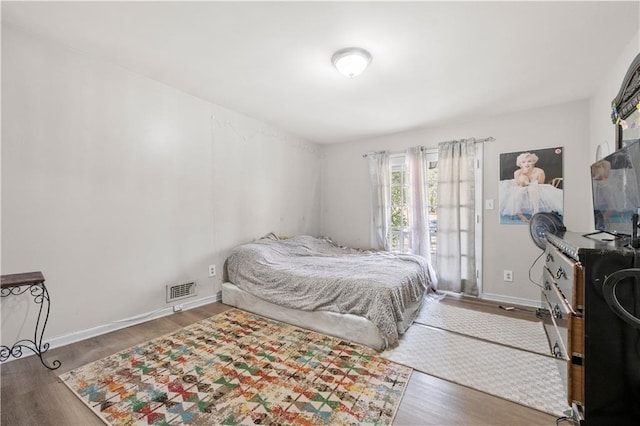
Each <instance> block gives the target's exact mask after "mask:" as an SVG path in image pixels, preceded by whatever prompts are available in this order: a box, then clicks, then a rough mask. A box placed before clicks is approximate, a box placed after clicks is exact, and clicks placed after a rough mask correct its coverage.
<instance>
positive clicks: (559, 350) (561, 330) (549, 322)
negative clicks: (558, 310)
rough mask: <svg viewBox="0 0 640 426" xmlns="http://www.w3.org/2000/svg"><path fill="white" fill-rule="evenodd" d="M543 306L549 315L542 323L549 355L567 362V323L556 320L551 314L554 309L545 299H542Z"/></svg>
mask: <svg viewBox="0 0 640 426" xmlns="http://www.w3.org/2000/svg"><path fill="white" fill-rule="evenodd" d="M543 304H544V305H545V306H544V307H545V308H546V309H547V311H548V312H549V315H548V316H546V317H545V319H544V321H543V325H544V328H545V331H546V332H547V337H548V338H549V353H550V354H551V355H552V356H554V357H556V358H562V359H564V360H567V361H568V360H569V351H568V350H567V349H568V346H567V343H568V342H569V340H568V334H567V327H566V324H567V322H566V321H564V320H562V319H558V318H556V316H555V315H554V313H553V309H554V307H553V305H552V304H551V303H550V301H549V299H547V298H546V297H543Z"/></svg>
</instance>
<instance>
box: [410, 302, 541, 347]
mask: <svg viewBox="0 0 640 426" xmlns="http://www.w3.org/2000/svg"><path fill="white" fill-rule="evenodd" d="M414 322H416V323H419V324H424V325H430V326H432V327H437V328H441V329H443V330H449V331H453V332H455V333H460V334H465V335H468V336H472V337H477V338H479V339H483V340H489V341H492V342H497V343H500V344H503V345H506V346H511V347H514V348H520V349H524V350H527V351H531V352H537V353H540V354H543V355H548V356H551V352H550V350H549V343H548V341H547V335H546V333H545V331H544V326H543V325H542V321H527V320H523V319H518V318H510V317H508V316H504V315H497V314H489V313H485V312H478V311H473V310H470V309H464V308H458V307H456V306H451V305H447V304H446V303H441V302H425V303H424V304H423V305H422V308H421V310H420V313H419V314H418V316H417V317H416V319H415V320H414Z"/></svg>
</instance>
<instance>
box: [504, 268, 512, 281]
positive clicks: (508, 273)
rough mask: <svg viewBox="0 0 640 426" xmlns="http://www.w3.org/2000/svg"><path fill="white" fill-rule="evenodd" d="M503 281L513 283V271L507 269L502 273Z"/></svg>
mask: <svg viewBox="0 0 640 426" xmlns="http://www.w3.org/2000/svg"><path fill="white" fill-rule="evenodd" d="M502 279H503V280H504V281H509V282H511V281H513V271H509V270H507V269H505V270H504V271H502Z"/></svg>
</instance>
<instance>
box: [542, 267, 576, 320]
mask: <svg viewBox="0 0 640 426" xmlns="http://www.w3.org/2000/svg"><path fill="white" fill-rule="evenodd" d="M542 277H543V278H542V281H543V290H542V292H543V294H544V295H545V296H546V297H547V300H548V301H549V305H550V309H549V312H551V315H552V316H553V317H554V318H555V319H567V318H568V317H569V315H570V314H575V311H574V309H573V307H572V306H571V304H570V302H569V300H570V299H568V298H567V297H566V286H565V288H564V291H563V289H561V288H560V286H559V285H558V283H557V282H556V281H555V279H554V277H553V276H551V271H549V269H548V268H547V267H546V266H545V267H544V269H543V272H542Z"/></svg>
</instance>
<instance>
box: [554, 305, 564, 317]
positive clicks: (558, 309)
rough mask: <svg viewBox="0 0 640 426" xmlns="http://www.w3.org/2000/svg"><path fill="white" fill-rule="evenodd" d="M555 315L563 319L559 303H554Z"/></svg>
mask: <svg viewBox="0 0 640 426" xmlns="http://www.w3.org/2000/svg"><path fill="white" fill-rule="evenodd" d="M552 314H553V317H554V318H556V319H562V311H561V310H560V307H559V306H558V305H554V306H553V312H552Z"/></svg>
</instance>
